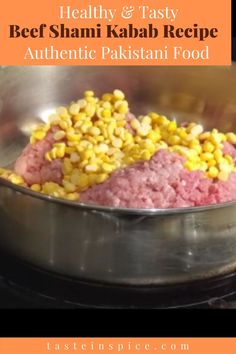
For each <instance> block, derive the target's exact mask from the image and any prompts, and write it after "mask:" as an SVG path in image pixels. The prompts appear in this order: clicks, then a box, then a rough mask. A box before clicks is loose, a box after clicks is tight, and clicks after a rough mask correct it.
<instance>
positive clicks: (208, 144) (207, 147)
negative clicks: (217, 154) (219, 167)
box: [202, 141, 215, 152]
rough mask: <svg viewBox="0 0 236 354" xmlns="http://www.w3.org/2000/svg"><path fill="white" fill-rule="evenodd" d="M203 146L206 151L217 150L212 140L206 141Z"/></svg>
mask: <svg viewBox="0 0 236 354" xmlns="http://www.w3.org/2000/svg"><path fill="white" fill-rule="evenodd" d="M202 148H203V151H204V152H213V151H214V150H215V146H214V145H213V144H212V143H211V142H210V141H205V142H204V144H203V147H202Z"/></svg>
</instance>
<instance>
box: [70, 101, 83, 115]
mask: <svg viewBox="0 0 236 354" xmlns="http://www.w3.org/2000/svg"><path fill="white" fill-rule="evenodd" d="M79 111H80V105H79V104H78V103H72V104H71V105H70V107H69V113H70V114H71V115H72V116H76V115H77V114H78V113H79Z"/></svg>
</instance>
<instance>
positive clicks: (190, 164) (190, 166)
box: [184, 160, 195, 171]
mask: <svg viewBox="0 0 236 354" xmlns="http://www.w3.org/2000/svg"><path fill="white" fill-rule="evenodd" d="M184 167H185V168H187V169H188V170H190V171H194V169H195V164H194V162H192V161H189V160H187V161H186V162H185V163H184Z"/></svg>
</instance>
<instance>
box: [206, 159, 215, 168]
mask: <svg viewBox="0 0 236 354" xmlns="http://www.w3.org/2000/svg"><path fill="white" fill-rule="evenodd" d="M207 164H208V166H209V167H212V166H215V165H216V160H213V159H212V160H210V161H207Z"/></svg>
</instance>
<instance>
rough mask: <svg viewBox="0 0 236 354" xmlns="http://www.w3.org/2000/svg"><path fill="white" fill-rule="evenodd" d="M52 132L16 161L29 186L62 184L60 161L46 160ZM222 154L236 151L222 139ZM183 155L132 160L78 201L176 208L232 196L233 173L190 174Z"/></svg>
mask: <svg viewBox="0 0 236 354" xmlns="http://www.w3.org/2000/svg"><path fill="white" fill-rule="evenodd" d="M52 145H53V132H49V133H48V134H47V136H46V137H45V138H44V139H43V140H41V141H39V142H37V143H36V144H34V145H31V144H29V145H27V146H26V148H25V149H24V150H23V152H22V154H21V156H20V157H19V158H18V159H17V161H16V164H15V172H16V173H17V174H19V175H21V176H22V177H23V178H24V179H25V181H26V182H27V184H28V185H29V186H30V185H32V184H34V183H39V184H43V183H45V182H47V181H52V182H56V183H61V181H62V171H61V166H62V160H60V159H56V160H53V161H52V162H49V161H46V160H45V158H44V155H45V153H46V152H47V151H49V150H50V149H51V148H52ZM224 152H225V153H227V154H230V155H231V156H233V157H234V158H235V160H236V150H235V149H234V147H233V146H232V145H231V144H229V143H225V147H224ZM183 162H184V159H183V158H182V157H181V156H179V155H177V154H175V153H171V152H168V151H167V150H160V151H158V152H157V153H156V154H155V155H154V156H153V157H152V159H151V160H150V161H148V162H141V163H136V164H134V165H132V166H129V167H127V168H125V169H122V170H119V171H116V172H114V173H113V174H112V175H111V177H110V178H109V179H108V180H107V181H106V182H104V183H103V184H99V185H94V186H93V187H91V188H90V189H88V190H87V191H85V192H82V193H81V194H80V201H81V202H84V203H95V204H100V205H107V206H114V207H127V208H130V207H132V208H180V207H190V206H200V205H207V204H215V203H222V202H226V201H231V200H236V173H231V175H230V177H229V179H228V181H227V182H222V181H217V180H212V179H208V178H205V177H204V175H203V172H201V171H194V172H190V171H189V170H186V169H185V168H184V167H183Z"/></svg>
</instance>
